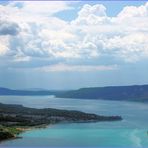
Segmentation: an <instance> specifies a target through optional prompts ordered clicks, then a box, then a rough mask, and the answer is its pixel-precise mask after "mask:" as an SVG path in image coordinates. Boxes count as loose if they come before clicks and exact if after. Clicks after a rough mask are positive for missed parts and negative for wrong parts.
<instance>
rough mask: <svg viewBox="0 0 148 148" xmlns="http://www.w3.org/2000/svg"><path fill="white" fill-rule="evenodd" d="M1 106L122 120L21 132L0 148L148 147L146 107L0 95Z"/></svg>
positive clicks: (144, 105)
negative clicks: (83, 113) (105, 116)
mask: <svg viewBox="0 0 148 148" xmlns="http://www.w3.org/2000/svg"><path fill="white" fill-rule="evenodd" d="M0 102H1V103H7V104H22V105H24V106H26V107H34V108H59V109H70V110H80V111H85V112H88V113H90V112H91V113H96V114H101V115H121V116H122V117H123V119H124V120H123V121H118V122H97V123H73V124H72V123H71V124H56V125H51V126H49V127H48V128H45V129H34V130H31V131H27V132H24V133H22V134H21V135H20V136H21V137H23V138H21V139H15V140H9V141H5V142H2V143H0V147H8V146H14V147H17V146H18V147H20V146H22V147H23V146H35V147H36V146H48V147H148V135H147V131H148V104H144V103H137V102H123V101H103V100H81V99H64V98H54V97H50V96H46V97H44V96H35V97H32V96H0Z"/></svg>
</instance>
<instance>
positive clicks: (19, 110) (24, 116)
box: [0, 103, 122, 140]
mask: <svg viewBox="0 0 148 148" xmlns="http://www.w3.org/2000/svg"><path fill="white" fill-rule="evenodd" d="M120 120H122V117H121V116H102V115H96V114H91V113H84V112H81V111H75V110H61V109H52V108H45V109H35V108H28V107H24V106H22V105H9V104H7V105H6V104H1V103H0V140H4V139H9V138H13V137H16V136H17V134H19V133H20V132H21V131H22V129H25V128H31V127H37V126H42V125H49V124H56V123H61V122H64V123H74V122H77V123H81V122H101V121H120Z"/></svg>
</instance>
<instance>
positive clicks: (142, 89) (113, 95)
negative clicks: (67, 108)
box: [56, 85, 148, 102]
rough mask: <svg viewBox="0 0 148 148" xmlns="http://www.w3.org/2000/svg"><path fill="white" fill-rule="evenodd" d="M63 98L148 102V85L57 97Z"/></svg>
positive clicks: (61, 94) (77, 92) (107, 88)
mask: <svg viewBox="0 0 148 148" xmlns="http://www.w3.org/2000/svg"><path fill="white" fill-rule="evenodd" d="M56 96H57V97H61V98H80V99H103V100H124V101H142V102H143V101H144V102H145V101H148V85H133V86H108V87H92V88H81V89H78V90H73V91H67V92H63V93H60V94H57V95H56Z"/></svg>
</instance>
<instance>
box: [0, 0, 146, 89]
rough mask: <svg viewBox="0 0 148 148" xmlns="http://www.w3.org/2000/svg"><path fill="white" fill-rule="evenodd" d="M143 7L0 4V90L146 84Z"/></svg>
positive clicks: (135, 3) (135, 4) (130, 4)
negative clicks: (2, 88)
mask: <svg viewBox="0 0 148 148" xmlns="http://www.w3.org/2000/svg"><path fill="white" fill-rule="evenodd" d="M147 38H148V2H145V1H118V2H117V1H97V2H95V1H75V2H72V1H71V2H70V1H42V2H41V1H34V2H33V1H30V2H29V1H9V2H0V86H1V87H8V88H13V89H28V88H43V89H51V90H59V89H60V90H65V89H68V90H69V89H78V88H82V87H97V86H98V87H101V86H115V85H120V86H121V85H140V84H148V76H147V75H148V41H147Z"/></svg>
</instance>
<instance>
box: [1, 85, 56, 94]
mask: <svg viewBox="0 0 148 148" xmlns="http://www.w3.org/2000/svg"><path fill="white" fill-rule="evenodd" d="M57 93H58V92H57V91H56V94H57ZM0 95H17V96H19V95H20V96H44V95H55V91H49V90H13V89H8V88H3V87H0Z"/></svg>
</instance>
